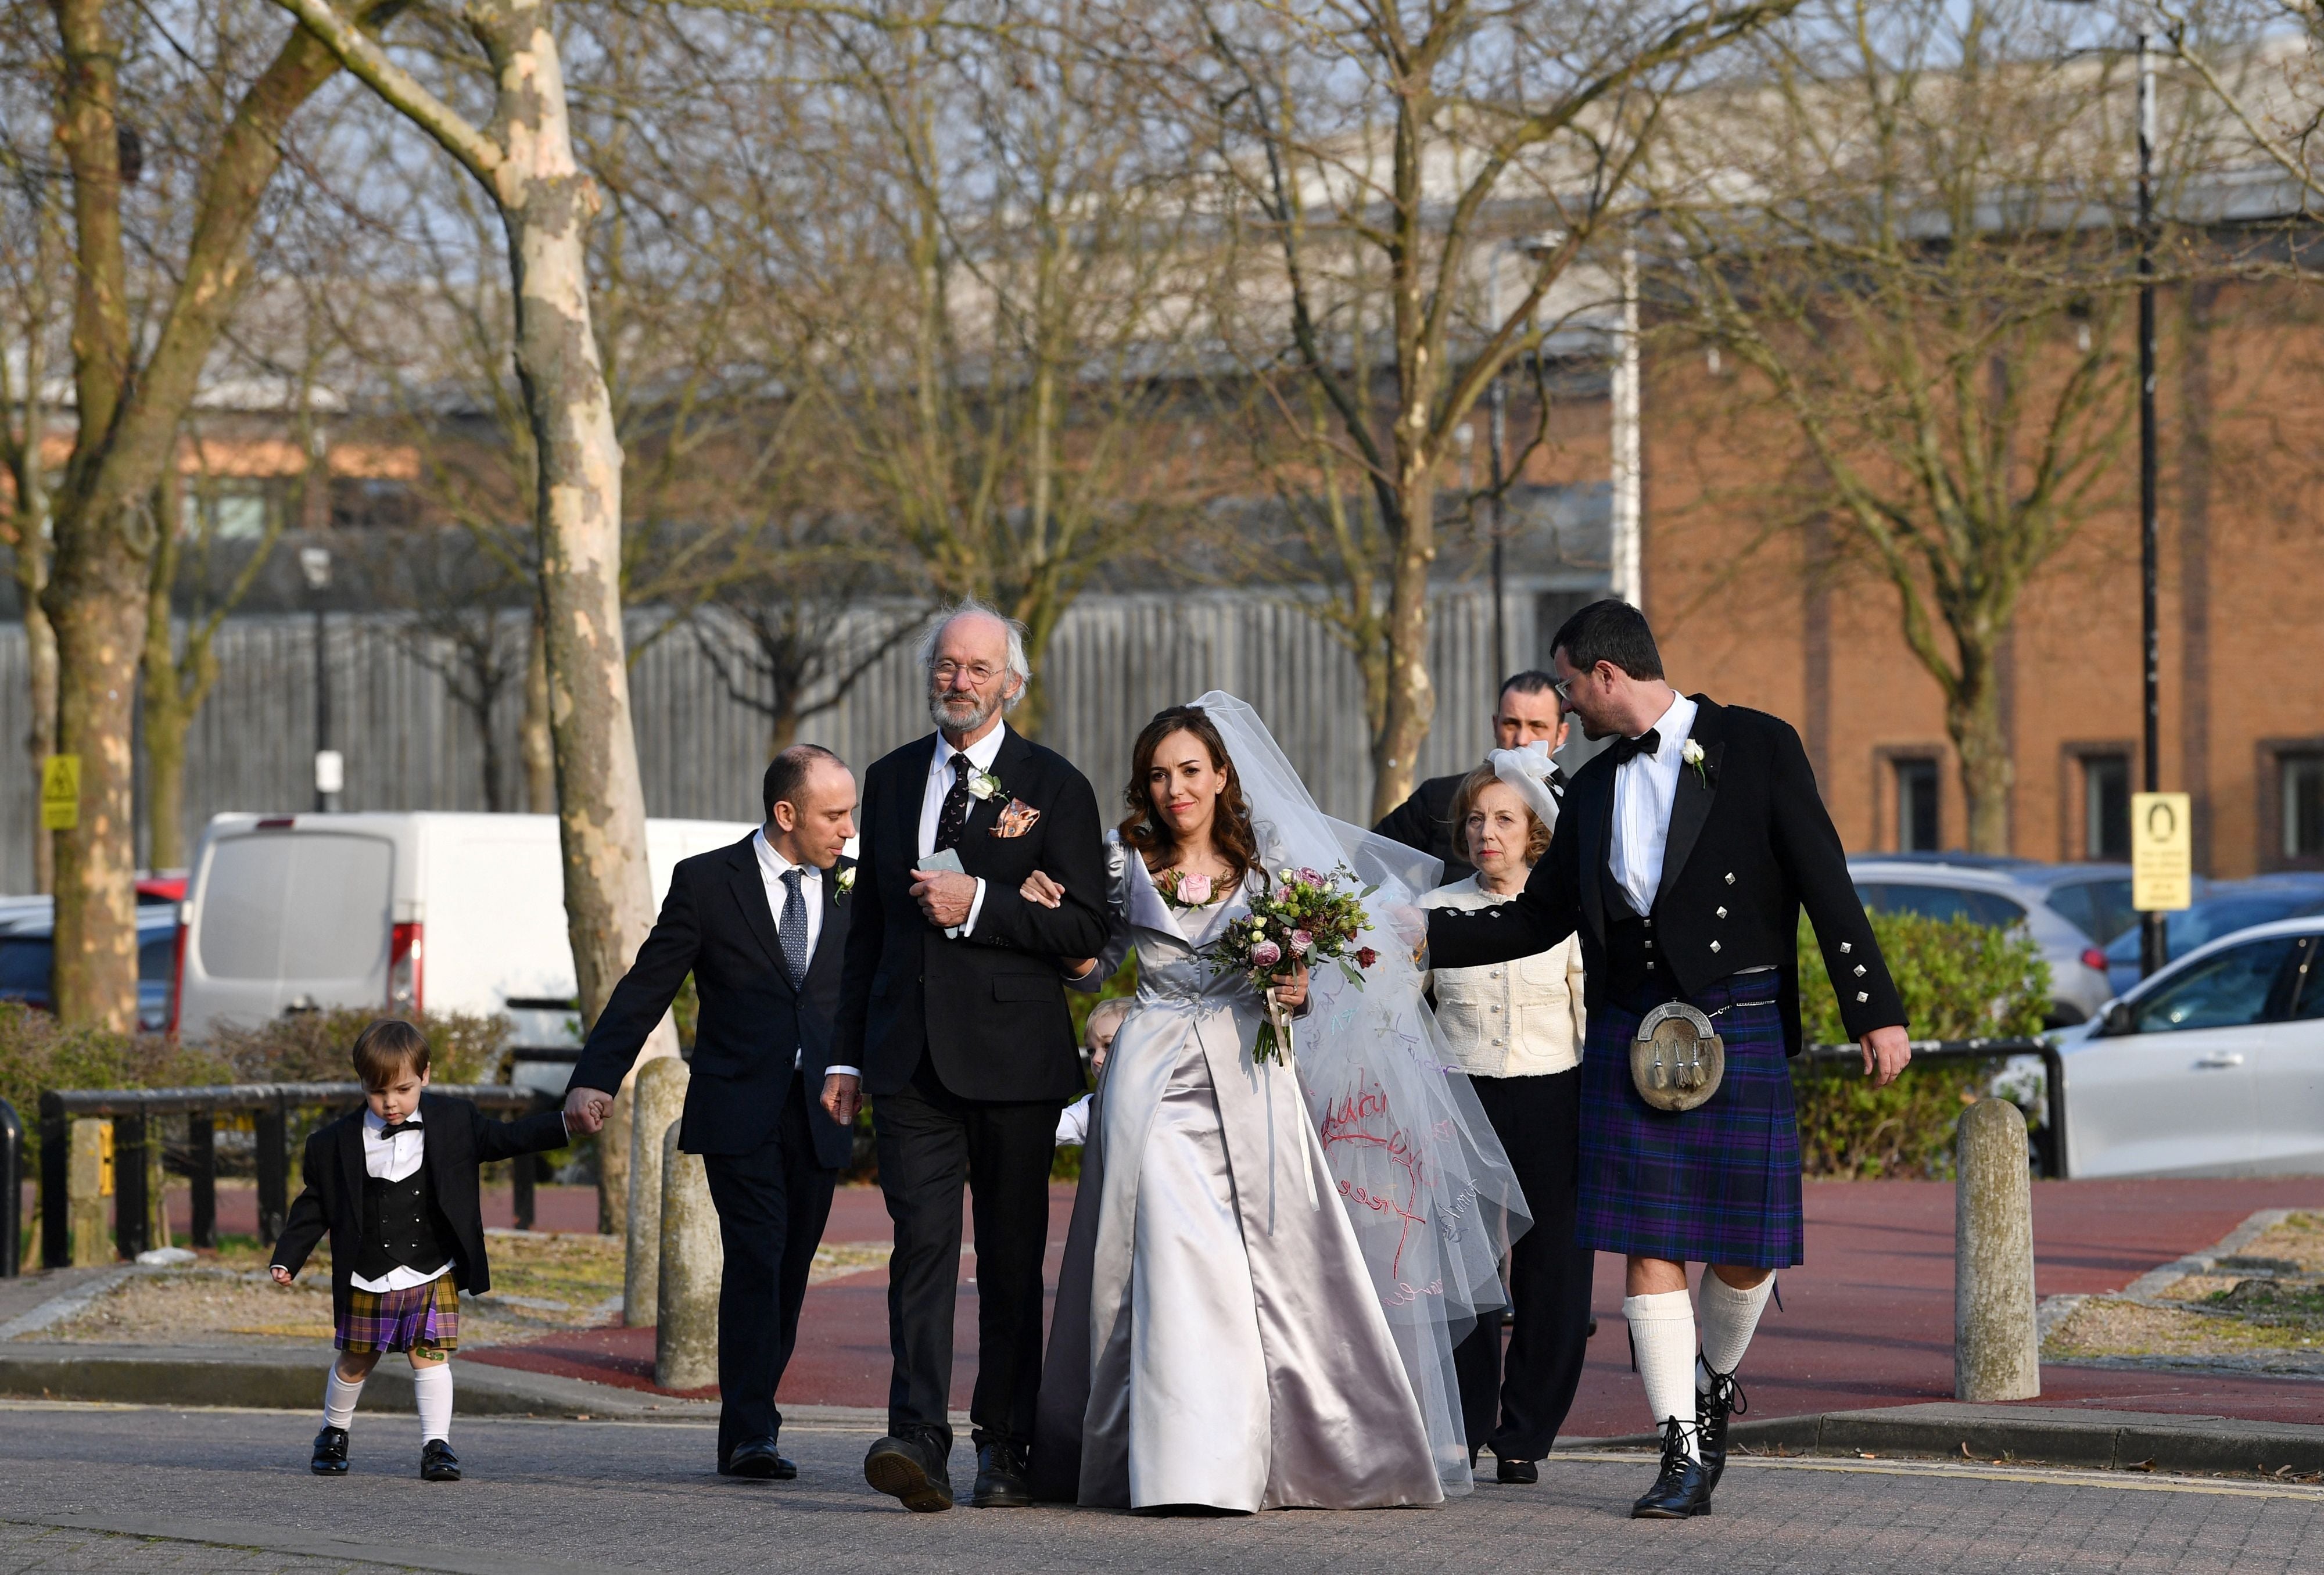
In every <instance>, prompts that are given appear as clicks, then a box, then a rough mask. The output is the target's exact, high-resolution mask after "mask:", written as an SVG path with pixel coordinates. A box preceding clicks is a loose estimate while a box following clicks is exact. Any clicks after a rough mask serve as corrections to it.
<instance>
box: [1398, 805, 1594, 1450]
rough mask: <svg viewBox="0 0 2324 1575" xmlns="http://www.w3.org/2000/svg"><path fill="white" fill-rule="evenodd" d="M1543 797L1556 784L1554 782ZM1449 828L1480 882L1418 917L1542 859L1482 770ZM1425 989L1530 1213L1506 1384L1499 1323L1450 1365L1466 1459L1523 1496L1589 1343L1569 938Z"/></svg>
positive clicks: (1577, 961) (1502, 890)
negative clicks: (1483, 1460) (1485, 1456)
mask: <svg viewBox="0 0 2324 1575" xmlns="http://www.w3.org/2000/svg"><path fill="white" fill-rule="evenodd" d="M1527 786H1528V787H1529V788H1530V787H1531V786H1532V784H1528V785H1527ZM1547 786H1549V787H1551V788H1556V787H1559V786H1562V782H1560V781H1559V779H1557V778H1554V777H1553V778H1551V779H1550V781H1549V783H1548V784H1547ZM1452 823H1453V825H1454V828H1455V834H1456V835H1459V836H1461V837H1462V838H1463V839H1464V841H1465V843H1466V845H1467V851H1468V855H1469V860H1470V862H1471V863H1473V864H1474V865H1475V866H1476V867H1477V872H1476V873H1475V874H1474V875H1472V876H1471V877H1469V878H1468V879H1467V880H1456V881H1454V882H1453V883H1452V884H1451V885H1449V886H1441V887H1439V888H1437V889H1435V890H1434V891H1432V892H1430V893H1429V894H1428V895H1427V896H1426V897H1425V898H1422V902H1423V905H1424V906H1426V907H1491V906H1492V905H1493V904H1495V903H1498V902H1505V901H1507V900H1508V899H1509V898H1512V897H1514V896H1516V895H1517V892H1518V891H1519V890H1521V889H1523V888H1524V886H1525V883H1526V875H1527V874H1529V873H1530V872H1531V871H1532V870H1533V866H1534V864H1535V861H1537V860H1539V859H1540V857H1541V856H1542V854H1543V853H1544V852H1546V851H1547V850H1548V848H1549V838H1550V832H1551V825H1550V824H1549V823H1548V822H1547V821H1545V819H1544V818H1543V817H1542V816H1541V815H1537V814H1535V811H1534V810H1533V809H1532V808H1531V807H1530V806H1528V805H1527V803H1526V797H1524V796H1522V795H1520V794H1519V793H1518V791H1517V788H1513V787H1511V786H1510V785H1509V784H1508V783H1507V782H1505V781H1503V780H1501V779H1500V778H1499V777H1498V776H1497V775H1496V774H1495V772H1494V769H1493V768H1492V766H1490V765H1485V766H1480V767H1479V768H1478V769H1476V770H1474V771H1472V772H1471V773H1470V774H1469V776H1468V778H1467V779H1466V780H1464V781H1463V782H1462V784H1461V788H1460V791H1459V793H1458V794H1457V795H1455V797H1454V798H1453V801H1452ZM1432 983H1433V987H1434V994H1435V998H1436V1022H1437V1026H1438V1027H1440V1028H1442V1029H1443V1034H1444V1039H1445V1043H1446V1044H1447V1045H1449V1046H1450V1047H1451V1049H1452V1059H1453V1061H1454V1062H1455V1063H1456V1064H1458V1065H1459V1066H1460V1068H1461V1070H1462V1071H1463V1072H1466V1073H1468V1074H1469V1078H1470V1082H1471V1085H1472V1086H1474V1087H1475V1089H1476V1091H1477V1098H1478V1100H1479V1101H1480V1103H1482V1104H1483V1105H1484V1107H1485V1114H1486V1115H1487V1116H1488V1117H1489V1119H1491V1121H1492V1123H1493V1128H1494V1130H1495V1131H1496V1132H1498V1133H1499V1136H1500V1139H1501V1143H1502V1146H1503V1147H1506V1148H1507V1149H1508V1156H1509V1163H1510V1165H1513V1166H1514V1167H1515V1168H1516V1171H1517V1182H1518V1184H1520V1185H1521V1186H1523V1187H1524V1189H1525V1195H1526V1202H1527V1204H1528V1205H1530V1207H1531V1208H1532V1211H1533V1229H1532V1230H1530V1231H1528V1232H1527V1233H1526V1235H1524V1236H1522V1237H1520V1238H1519V1239H1517V1245H1516V1246H1515V1247H1514V1248H1512V1249H1511V1250H1510V1254H1509V1266H1508V1275H1509V1286H1508V1289H1509V1300H1510V1302H1511V1303H1513V1305H1514V1308H1515V1318H1516V1328H1515V1329H1514V1331H1511V1333H1510V1335H1509V1339H1508V1363H1507V1368H1508V1370H1507V1375H1506V1377H1504V1374H1503V1362H1502V1349H1501V1344H1502V1329H1501V1314H1500V1313H1498V1312H1496V1313H1491V1314H1489V1315H1487V1316H1484V1317H1480V1319H1479V1320H1478V1322H1477V1328H1476V1330H1475V1331H1474V1332H1473V1333H1471V1335H1470V1336H1469V1338H1468V1339H1467V1340H1464V1341H1462V1344H1461V1345H1460V1346H1458V1347H1457V1348H1456V1349H1454V1351H1453V1353H1452V1357H1453V1364H1454V1366H1455V1368H1457V1369H1458V1371H1459V1376H1460V1381H1461V1405H1462V1413H1463V1416H1464V1420H1465V1422H1466V1423H1467V1426H1468V1432H1469V1448H1470V1451H1471V1453H1472V1454H1473V1453H1474V1452H1475V1451H1477V1450H1479V1449H1480V1448H1489V1449H1490V1450H1491V1451H1493V1454H1494V1456H1495V1457H1496V1458H1497V1460H1499V1467H1498V1469H1497V1472H1496V1477H1497V1479H1498V1480H1499V1481H1501V1482H1505V1483H1527V1482H1532V1481H1535V1479H1536V1478H1537V1471H1536V1469H1535V1462H1536V1461H1538V1460H1542V1459H1544V1458H1545V1456H1547V1455H1548V1453H1549V1449H1550V1445H1551V1444H1552V1443H1553V1442H1554V1441H1556V1438H1557V1430H1558V1429H1559V1428H1560V1427H1561V1426H1563V1424H1564V1422H1565V1414H1566V1412H1567V1411H1568V1410H1570V1409H1571V1408H1572V1405H1573V1394H1574V1390H1575V1388H1576V1387H1577V1386H1579V1385H1580V1383H1581V1381H1582V1357H1583V1356H1584V1354H1585V1352H1586V1349H1587V1342H1588V1340H1589V1331H1590V1276H1591V1267H1592V1266H1593V1256H1594V1255H1592V1254H1591V1253H1590V1252H1589V1251H1587V1250H1585V1249H1583V1248H1578V1247H1576V1246H1574V1244H1573V1202H1574V1185H1575V1181H1576V1174H1577V1173H1576V1168H1575V1166H1576V1152H1577V1145H1578V1143H1579V1141H1580V1132H1581V1110H1582V1105H1581V1094H1582V1087H1581V1083H1582V1072H1581V1064H1582V1028H1583V1021H1582V951H1581V940H1580V937H1578V936H1573V935H1569V936H1567V937H1566V938H1565V940H1563V942H1561V943H1560V944H1557V945H1555V946H1553V947H1551V948H1550V949H1549V950H1548V951H1546V952H1541V953H1535V955H1533V956H1530V957H1522V958H1519V959H1518V960H1517V961H1516V962H1514V963H1494V964H1491V965H1489V966H1487V967H1481V968H1440V969H1438V970H1437V971H1436V972H1435V973H1434V975H1433V976H1432ZM1497 1402H1498V1405H1497Z"/></svg>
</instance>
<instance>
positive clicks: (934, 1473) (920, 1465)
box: [863, 1434, 952, 1515]
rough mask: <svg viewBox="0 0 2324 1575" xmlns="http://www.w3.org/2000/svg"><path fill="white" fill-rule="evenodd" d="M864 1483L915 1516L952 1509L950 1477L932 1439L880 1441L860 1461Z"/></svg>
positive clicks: (896, 1438) (894, 1438)
mask: <svg viewBox="0 0 2324 1575" xmlns="http://www.w3.org/2000/svg"><path fill="white" fill-rule="evenodd" d="M863 1479H864V1480H865V1481H866V1482H869V1483H870V1484H871V1487H872V1488H873V1490H874V1491H876V1492H880V1493H885V1494H887V1495H889V1496H890V1497H893V1498H899V1499H901V1500H902V1501H903V1505H904V1507H905V1508H906V1509H908V1510H910V1511H911V1512H912V1513H913V1514H915V1515H934V1514H936V1513H937V1512H939V1511H942V1510H946V1509H950V1508H951V1507H952V1474H951V1472H950V1471H948V1470H947V1469H945V1460H944V1459H943V1458H942V1456H940V1455H939V1454H938V1453H937V1451H936V1441H934V1440H933V1439H922V1438H918V1437H911V1438H899V1437H896V1436H894V1435H892V1434H891V1435H890V1436H889V1437H887V1438H883V1439H881V1441H879V1442H878V1443H875V1444H873V1445H872V1446H871V1453H870V1454H868V1455H865V1456H864V1457H863Z"/></svg>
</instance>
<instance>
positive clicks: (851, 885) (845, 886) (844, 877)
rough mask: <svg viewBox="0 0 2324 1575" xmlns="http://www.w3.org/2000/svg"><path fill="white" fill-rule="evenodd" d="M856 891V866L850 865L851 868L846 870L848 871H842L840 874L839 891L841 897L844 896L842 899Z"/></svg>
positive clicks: (848, 867)
mask: <svg viewBox="0 0 2324 1575" xmlns="http://www.w3.org/2000/svg"><path fill="white" fill-rule="evenodd" d="M854 889H855V866H854V865H853V864H850V865H849V866H847V868H846V869H844V870H841V871H840V872H839V882H838V890H839V895H840V896H842V897H845V896H846V895H847V894H848V893H849V892H851V891H853V890H854Z"/></svg>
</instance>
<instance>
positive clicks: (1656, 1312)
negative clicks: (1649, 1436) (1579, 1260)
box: [1622, 1290, 1702, 1460]
mask: <svg viewBox="0 0 2324 1575" xmlns="http://www.w3.org/2000/svg"><path fill="white" fill-rule="evenodd" d="M1622 1316H1623V1317H1625V1318H1627V1319H1628V1320H1629V1321H1630V1348H1631V1349H1632V1350H1634V1351H1635V1352H1637V1359H1638V1377H1640V1378H1641V1379H1642V1380H1644V1381H1645V1384H1646V1409H1647V1410H1649V1411H1651V1412H1652V1413H1654V1418H1655V1426H1656V1427H1660V1426H1662V1424H1663V1423H1665V1422H1667V1421H1669V1420H1670V1419H1671V1418H1672V1417H1674V1416H1675V1417H1677V1418H1678V1419H1679V1420H1680V1421H1681V1422H1683V1423H1686V1428H1685V1438H1686V1454H1687V1458H1688V1459H1689V1460H1701V1458H1702V1457H1701V1454H1699V1453H1698V1452H1697V1451H1696V1450H1695V1438H1694V1428H1695V1414H1694V1373H1693V1368H1694V1304H1693V1303H1692V1302H1690V1301H1688V1300H1687V1294H1686V1293H1685V1292H1684V1291H1683V1290H1682V1291H1661V1292H1657V1293H1656V1294H1654V1295H1651V1296H1626V1297H1624V1298H1623V1299H1622Z"/></svg>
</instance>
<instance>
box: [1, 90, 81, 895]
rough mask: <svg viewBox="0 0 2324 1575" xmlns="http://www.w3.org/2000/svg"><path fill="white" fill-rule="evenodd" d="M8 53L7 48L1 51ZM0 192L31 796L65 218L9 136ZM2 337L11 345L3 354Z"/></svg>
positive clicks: (53, 190) (37, 873) (55, 194)
mask: <svg viewBox="0 0 2324 1575" xmlns="http://www.w3.org/2000/svg"><path fill="white" fill-rule="evenodd" d="M11 52H12V53H14V51H11ZM0 160H5V170H0V173H5V177H6V180H7V190H6V198H5V206H0V248H5V250H0V271H5V290H6V291H7V324H8V332H7V334H6V335H5V339H13V340H14V341H15V343H16V344H17V345H20V346H21V355H14V356H12V355H10V354H9V352H8V346H7V345H6V344H5V339H0V464H5V467H6V470H7V474H8V480H9V482H10V489H9V490H10V493H11V495H10V498H9V511H8V516H7V519H6V521H5V535H6V540H7V544H8V548H9V551H10V553H11V555H12V557H13V558H14V563H13V565H12V569H13V572H14V578H15V582H16V604H17V605H18V606H19V607H20V608H21V609H23V618H24V655H25V668H26V680H27V683H26V687H27V690H28V694H27V696H26V697H27V699H28V700H29V701H30V703H31V705H30V709H31V711H32V726H31V728H30V729H29V730H28V732H26V734H25V738H24V752H25V754H26V755H27V756H28V757H29V764H30V765H31V768H32V783H33V795H34V797H35V799H36V800H37V798H38V797H39V789H40V783H41V780H42V777H43V776H44V775H45V774H46V771H47V768H48V763H49V757H50V756H51V755H52V754H54V753H55V752H56V745H57V637H56V631H54V630H53V629H52V628H51V626H50V624H49V615H48V612H47V610H46V609H45V608H43V607H42V605H41V596H42V593H44V592H45V591H46V590H47V589H48V585H49V556H50V536H49V531H50V520H49V474H48V457H47V454H48V447H49V437H50V433H51V430H53V429H56V428H57V421H56V417H57V415H58V411H57V410H56V404H57V400H56V395H55V391H53V390H52V388H51V382H52V381H53V373H52V372H51V367H52V365H53V364H54V363H53V362H52V361H51V355H53V354H54V352H55V351H56V349H57V348H58V346H57V345H56V343H55V335H56V330H57V327H58V324H59V316H60V314H59V311H58V307H59V303H60V298H61V297H62V295H63V294H64V291H65V289H66V281H65V270H66V267H67V265H68V261H67V247H68V246H69V240H68V238H67V236H66V235H65V227H64V226H65V216H64V214H63V212H62V211H61V207H60V201H59V197H60V193H59V190H58V186H59V182H57V181H56V180H53V179H52V178H51V175H50V173H49V172H48V171H47V170H44V169H42V168H41V167H40V166H39V165H37V164H34V163H32V162H31V161H28V159H27V157H26V151H25V150H23V149H20V148H18V147H16V146H15V145H14V143H7V144H5V145H0ZM55 875H56V862H55V858H54V855H53V852H52V849H51V834H50V833H49V832H47V831H46V830H44V829H42V828H41V827H40V826H39V825H37V824H36V825H35V826H34V827H33V830H32V883H33V889H35V890H37V891H42V892H47V891H51V890H53V889H55V883H56V882H55Z"/></svg>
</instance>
